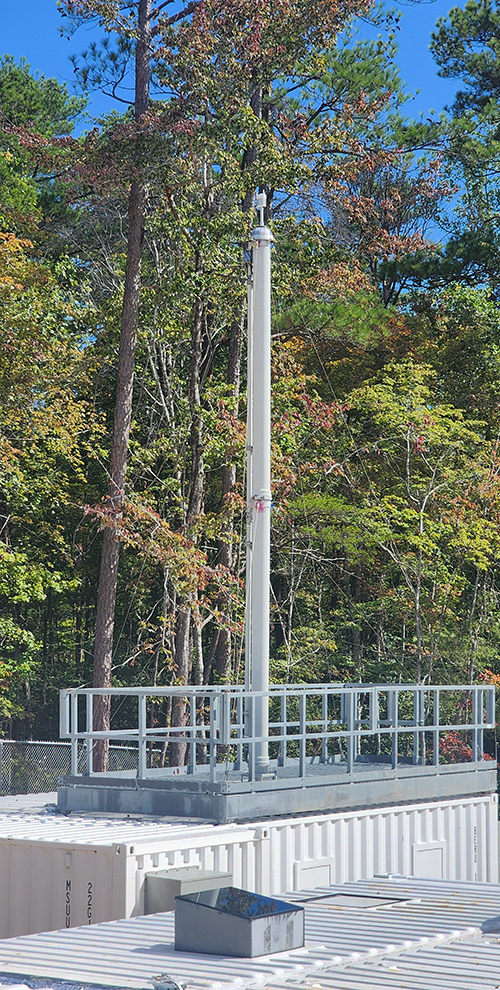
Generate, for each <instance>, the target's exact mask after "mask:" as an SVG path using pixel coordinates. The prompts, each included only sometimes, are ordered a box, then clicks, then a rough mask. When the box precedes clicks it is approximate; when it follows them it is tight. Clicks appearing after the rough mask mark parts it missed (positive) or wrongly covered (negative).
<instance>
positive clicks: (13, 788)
mask: <svg viewBox="0 0 500 990" xmlns="http://www.w3.org/2000/svg"><path fill="white" fill-rule="evenodd" d="M86 761H87V750H86V748H85V746H84V745H82V746H81V747H80V749H79V757H78V764H79V765H78V771H79V773H86V767H87V762H86ZM137 765H138V755H137V748H134V747H130V748H128V747H126V746H110V748H109V769H110V770H111V771H117V770H136V769H137ZM70 773H71V744H70V743H69V742H28V741H22V742H19V741H16V740H14V739H0V796H4V795H9V794H43V793H47V792H48V791H55V790H57V781H58V778H59V777H61V776H64V775H66V774H67V775H69V774H70Z"/></svg>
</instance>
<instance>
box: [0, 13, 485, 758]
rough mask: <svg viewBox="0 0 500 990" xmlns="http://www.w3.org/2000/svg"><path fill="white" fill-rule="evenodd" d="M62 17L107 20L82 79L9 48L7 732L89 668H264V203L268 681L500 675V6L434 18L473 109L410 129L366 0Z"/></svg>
mask: <svg viewBox="0 0 500 990" xmlns="http://www.w3.org/2000/svg"><path fill="white" fill-rule="evenodd" d="M59 8H60V12H61V16H62V24H63V27H64V30H65V31H66V32H67V33H68V34H69V35H70V36H71V37H72V38H73V45H74V47H75V48H77V42H78V37H79V36H78V27H79V26H81V25H84V26H85V25H89V24H97V25H99V26H100V29H101V34H102V37H103V40H102V43H97V42H96V43H92V44H90V45H89V46H88V49H87V51H86V52H84V53H83V55H81V56H78V57H76V58H75V61H74V65H75V77H76V79H77V82H78V84H79V87H80V89H79V91H80V92H81V94H82V95H81V96H71V95H69V93H68V91H67V89H66V87H65V86H63V85H60V84H59V83H57V82H56V81H55V80H53V79H48V78H45V77H43V76H37V75H36V74H33V73H32V72H31V70H30V67H29V66H28V65H27V64H26V63H25V62H21V63H16V62H15V61H14V60H13V59H12V58H11V57H10V56H9V55H5V56H4V57H3V58H2V59H1V60H0V306H1V313H2V330H1V334H0V732H1V733H3V734H8V735H10V736H14V737H24V738H30V737H31V738H49V739H50V738H57V735H58V689H59V688H60V687H62V686H65V687H66V686H71V685H77V684H78V685H81V684H85V685H90V684H91V683H92V682H93V681H94V683H96V684H105V683H108V682H109V680H110V679H112V681H113V683H114V684H116V685H148V684H182V683H188V682H189V683H199V684H202V683H224V682H235V681H241V680H242V677H243V668H244V624H243V618H244V616H243V611H244V580H245V521H246V506H245V419H246V363H245V356H246V338H245V320H246V295H247V271H246V266H245V262H244V252H245V247H246V245H247V244H248V240H249V235H250V232H251V230H252V228H253V227H254V226H255V225H256V220H257V217H256V214H255V211H254V208H253V202H254V193H255V190H256V189H261V190H263V191H265V192H266V194H267V204H268V205H267V212H266V221H267V222H268V223H269V224H270V226H271V227H272V230H273V234H274V237H275V242H276V247H275V250H274V259H273V387H272V407H273V441H272V458H273V510H272V581H271V609H272V656H271V671H272V677H273V679H274V680H275V681H276V682H283V681H285V682H286V681H288V682H292V683H297V682H311V681H345V680H354V681H378V682H386V681H430V682H434V683H439V682H455V683H457V682H472V681H473V680H477V679H478V678H479V679H480V678H483V679H485V680H489V681H493V682H495V680H496V678H497V677H500V659H499V657H498V653H499V647H500V573H499V563H500V449H499V429H500V405H499V403H500V313H499V309H498V300H499V293H500V225H499V216H500V213H499V174H500V173H499V169H500V81H499V80H500V72H499V63H498V49H499V44H500V8H499V7H498V6H497V3H496V2H494V0H469V2H468V3H466V5H465V7H463V8H453V9H452V10H451V11H450V13H449V15H448V16H447V17H446V18H444V19H443V20H442V21H440V22H439V24H438V26H437V28H436V31H435V33H434V35H433V38H432V41H431V46H432V49H433V52H434V54H435V58H436V61H437V66H438V69H439V71H440V73H441V74H443V75H445V76H450V77H452V78H455V79H456V80H457V96H456V99H455V102H454V104H453V106H452V107H450V108H449V110H448V111H447V112H446V113H445V112H443V114H442V115H441V116H439V117H438V116H434V117H424V118H421V119H417V120H415V119H412V116H411V101H410V102H408V97H407V95H406V94H405V93H404V92H403V89H402V86H401V82H400V79H399V77H398V73H397V71H396V69H395V64H394V53H395V41H394V35H395V28H396V27H397V24H395V21H394V15H388V16H386V15H383V14H382V13H380V12H377V11H376V10H374V9H373V8H371V6H370V4H369V3H368V2H366V0H307V2H305V0H272V2H271V0H259V2H256V0H253V2H252V3H250V2H248V0H232V2H231V3H228V2H227V0H192V2H189V3H188V4H187V5H186V6H185V7H181V6H179V4H178V3H175V4H174V3H159V4H158V5H156V6H155V5H154V4H153V3H151V2H150V0H136V2H120V0H60V2H59ZM367 22H372V23H374V24H376V30H375V31H373V30H371V36H372V37H373V39H374V40H366V36H367V35H368V34H370V32H368V31H367V30H364V29H365V28H366V24H367ZM360 25H361V26H362V27H363V31H362V32H361V33H360V32H359V30H358V28H359V26H360ZM95 88H100V89H101V90H103V91H104V92H107V93H109V94H110V95H112V96H114V97H116V98H117V103H116V110H115V111H114V112H113V113H111V114H109V115H108V116H107V117H105V118H104V119H103V120H100V121H98V122H96V123H95V124H94V123H93V124H92V125H90V124H88V123H85V117H84V114H85V107H86V96H85V92H86V90H88V91H91V90H92V89H95ZM82 122H83V123H82ZM103 717H104V718H105V713H104V714H103ZM172 717H173V718H174V717H175V713H172Z"/></svg>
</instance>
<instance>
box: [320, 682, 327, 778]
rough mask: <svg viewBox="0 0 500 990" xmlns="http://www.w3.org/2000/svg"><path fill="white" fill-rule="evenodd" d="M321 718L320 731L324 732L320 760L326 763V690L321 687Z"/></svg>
mask: <svg viewBox="0 0 500 990" xmlns="http://www.w3.org/2000/svg"><path fill="white" fill-rule="evenodd" d="M321 718H322V731H323V732H324V733H325V735H324V736H323V738H322V740H321V762H322V763H326V761H327V759H328V739H327V737H326V733H327V732H328V690H327V688H324V689H323V694H322V695H321Z"/></svg>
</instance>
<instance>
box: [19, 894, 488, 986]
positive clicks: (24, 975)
mask: <svg viewBox="0 0 500 990" xmlns="http://www.w3.org/2000/svg"><path fill="white" fill-rule="evenodd" d="M286 899H288V900H290V901H292V902H296V901H300V902H301V903H303V904H304V906H305V911H306V945H305V948H304V949H295V950H294V951H292V952H283V953H279V954H276V955H272V956H263V957H260V958H258V959H235V958H229V957H221V956H208V955H196V954H192V953H182V952H176V951H175V949H174V917H173V914H159V915H150V916H148V917H142V918H131V919H128V920H126V921H114V922H108V923H106V924H100V925H93V926H90V927H86V928H77V929H69V930H65V931H61V932H51V933H48V934H40V935H28V936H24V937H21V938H15V939H6V940H4V941H1V942H0V988H2V987H4V986H9V983H10V984H11V985H10V987H9V990H12V983H13V982H14V981H15V982H17V984H18V985H19V984H26V985H29V986H30V987H35V986H37V987H42V986H43V987H47V988H48V987H54V988H56V990H60V987H61V982H62V983H64V984H66V987H67V990H70V988H71V987H73V986H74V987H76V986H78V987H79V988H82V987H89V986H96V985H98V986H101V987H103V986H104V987H113V988H122V990H125V988H127V990H128V988H130V990H145V988H147V987H151V988H152V987H153V985H154V981H155V977H158V976H159V975H160V974H168V976H169V977H170V978H172V979H173V980H175V981H176V982H177V983H180V984H182V985H183V987H185V988H186V990H267V988H268V990H314V988H317V990H319V988H321V990H348V988H350V990H351V988H352V987H356V990H363V988H365V987H366V990H385V988H387V990H389V988H393V990H396V988H398V990H400V988H401V987H403V986H404V987H405V988H409V990H429V988H437V987H439V988H440V990H494V988H497V987H498V986H499V984H500V975H499V974H500V885H496V884H481V883H460V882H450V881H437V880H436V881H431V880H418V879H413V878H412V879H404V878H400V877H390V878H376V879H374V880H364V881H358V882H356V883H349V884H343V885H341V886H332V887H325V888H318V889H316V890H315V891H308V892H307V891H305V892H299V893H294V894H291V895H289V896H288V897H287V898H286Z"/></svg>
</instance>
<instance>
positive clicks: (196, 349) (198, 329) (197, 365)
mask: <svg viewBox="0 0 500 990" xmlns="http://www.w3.org/2000/svg"><path fill="white" fill-rule="evenodd" d="M196 268H197V269H198V270H199V269H200V268H201V259H200V258H197V259H196ZM203 315H204V305H203V300H202V299H199V300H197V302H196V305H195V310H194V314H193V330H192V334H191V360H190V365H189V384H188V393H189V410H190V414H191V433H190V457H191V475H190V482H189V496H188V506H187V515H186V527H187V528H188V529H189V526H190V525H191V524H192V522H193V521H194V520H195V518H196V517H197V516H199V515H200V513H201V511H202V509H203V495H204V481H205V466H204V460H203V419H202V412H201V384H200V382H201V363H202V351H203ZM178 608H179V611H178V615H177V622H176V629H175V657H174V663H175V667H176V680H177V682H178V683H181V684H187V683H188V680H189V673H190V668H191V635H190V633H191V604H190V602H189V601H187V600H186V599H184V600H181V601H179V603H178ZM186 712H187V703H186V699H185V698H181V697H178V698H175V700H174V702H173V705H172V720H171V723H170V724H171V725H172V726H173V727H176V728H179V727H180V726H182V725H183V724H184V723H185V719H186ZM186 747H187V744H186V742H185V741H184V740H183V739H182V738H181V737H180V735H179V737H178V740H177V741H175V742H173V743H172V744H171V746H170V754H169V763H170V766H183V765H184V760H185V756H186Z"/></svg>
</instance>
